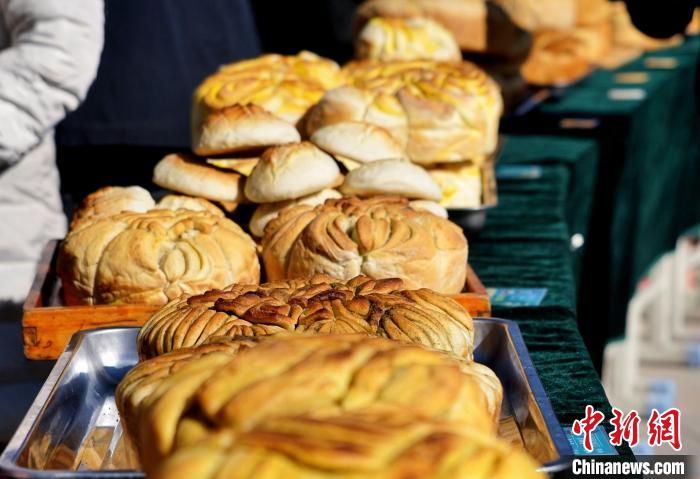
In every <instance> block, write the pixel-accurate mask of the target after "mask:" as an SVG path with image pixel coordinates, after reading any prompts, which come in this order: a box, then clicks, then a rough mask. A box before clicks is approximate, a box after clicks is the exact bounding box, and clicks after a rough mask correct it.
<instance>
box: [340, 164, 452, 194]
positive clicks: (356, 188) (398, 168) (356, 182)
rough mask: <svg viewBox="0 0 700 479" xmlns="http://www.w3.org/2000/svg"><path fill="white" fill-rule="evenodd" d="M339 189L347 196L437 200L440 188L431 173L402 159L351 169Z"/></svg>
mask: <svg viewBox="0 0 700 479" xmlns="http://www.w3.org/2000/svg"><path fill="white" fill-rule="evenodd" d="M340 191H341V192H343V194H345V195H347V196H353V195H354V196H360V197H368V196H380V195H398V196H404V197H406V198H409V199H422V200H432V201H440V200H441V198H442V193H441V191H440V187H439V186H438V185H437V183H435V181H434V180H433V179H432V178H431V176H430V174H428V172H427V171H425V170H424V169H423V168H421V167H420V166H418V165H414V164H413V163H410V162H408V161H405V160H380V161H374V162H371V163H366V164H364V165H362V166H360V167H359V168H356V169H354V170H352V171H350V172H349V173H348V174H347V176H346V177H345V182H344V183H343V184H342V185H341V187H340Z"/></svg>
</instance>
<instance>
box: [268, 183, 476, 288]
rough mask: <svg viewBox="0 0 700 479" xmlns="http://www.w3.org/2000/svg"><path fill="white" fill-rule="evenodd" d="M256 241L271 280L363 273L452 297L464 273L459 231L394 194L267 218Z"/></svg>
mask: <svg viewBox="0 0 700 479" xmlns="http://www.w3.org/2000/svg"><path fill="white" fill-rule="evenodd" d="M262 245H263V262H264V264H265V271H266V273H267V278H268V280H270V281H278V280H281V279H285V278H297V277H303V276H310V275H313V274H317V273H321V274H327V275H329V276H331V277H334V278H340V279H346V280H347V279H350V278H352V277H355V276H357V275H360V274H366V275H368V276H370V277H372V278H377V279H379V278H400V279H402V280H403V281H404V283H405V287H407V288H430V289H432V290H434V291H437V292H440V293H443V294H456V293H459V292H460V291H462V289H463V287H464V281H465V278H466V274H467V253H468V245H467V240H466V238H465V237H464V233H463V232H462V230H461V229H460V228H459V227H458V226H457V225H455V224H454V223H452V222H450V221H448V220H446V219H443V218H440V217H438V216H435V215H433V214H430V213H428V212H426V211H423V210H414V209H412V208H411V207H410V206H409V205H408V201H407V200H406V199H404V198H398V197H373V198H369V199H366V200H360V199H357V198H342V199H339V200H326V202H325V203H324V204H323V205H318V206H309V205H300V206H297V207H294V208H291V209H288V210H285V211H283V212H282V213H280V215H279V216H278V217H277V218H276V219H274V220H272V221H271V222H270V223H268V225H267V227H266V228H265V235H264V236H263V240H262Z"/></svg>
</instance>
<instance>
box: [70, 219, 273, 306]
mask: <svg viewBox="0 0 700 479" xmlns="http://www.w3.org/2000/svg"><path fill="white" fill-rule="evenodd" d="M57 270H58V275H59V277H60V278H61V283H62V286H63V296H64V300H65V303H66V304H68V305H78V304H122V303H137V304H156V305H161V304H165V303H166V302H167V301H169V300H171V299H174V298H177V297H179V296H180V295H182V294H184V293H190V294H192V293H197V292H202V291H206V290H207V289H210V288H221V287H224V286H225V285H227V284H230V283H232V282H234V281H237V280H238V281H246V282H250V283H256V282H258V281H259V280H260V264H259V261H258V257H257V250H256V246H255V243H254V242H253V240H252V239H251V238H250V236H248V235H247V234H246V233H245V232H244V231H243V230H242V229H241V228H240V227H238V225H236V224H235V223H234V222H232V221H230V220H228V219H226V218H223V217H221V216H215V215H212V214H211V213H209V212H206V211H189V210H184V209H179V210H177V211H170V210H151V211H149V212H146V213H120V214H117V215H112V216H110V217H106V218H102V219H97V220H95V221H91V222H88V223H86V224H84V225H83V226H82V227H80V228H78V229H76V230H73V231H71V232H70V233H69V234H68V236H66V239H65V240H64V241H63V243H62V244H61V247H60V250H59V256H58V264H57Z"/></svg>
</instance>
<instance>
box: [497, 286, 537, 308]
mask: <svg viewBox="0 0 700 479" xmlns="http://www.w3.org/2000/svg"><path fill="white" fill-rule="evenodd" d="M486 291H487V292H488V293H489V296H490V297H491V304H492V305H493V306H539V305H540V304H542V300H543V299H544V297H545V296H547V288H488V289H487V290H486Z"/></svg>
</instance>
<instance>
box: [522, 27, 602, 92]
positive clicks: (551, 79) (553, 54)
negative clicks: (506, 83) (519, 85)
mask: <svg viewBox="0 0 700 479" xmlns="http://www.w3.org/2000/svg"><path fill="white" fill-rule="evenodd" d="M588 68H589V62H588V59H587V54H586V45H585V44H584V42H583V41H582V40H581V39H580V38H578V37H577V36H576V35H574V34H573V33H570V32H566V31H558V30H543V31H540V32H537V33H535V34H534V41H533V44H532V50H531V51H530V55H529V56H528V58H527V60H526V61H525V63H523V65H522V67H521V73H522V75H523V78H524V79H525V81H527V82H528V83H530V84H533V85H556V84H566V83H570V82H573V81H575V80H577V79H579V78H581V77H582V76H583V75H585V73H586V71H587V70H588Z"/></svg>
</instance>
